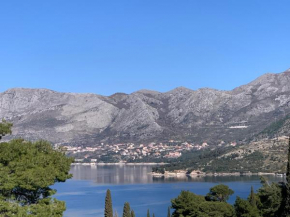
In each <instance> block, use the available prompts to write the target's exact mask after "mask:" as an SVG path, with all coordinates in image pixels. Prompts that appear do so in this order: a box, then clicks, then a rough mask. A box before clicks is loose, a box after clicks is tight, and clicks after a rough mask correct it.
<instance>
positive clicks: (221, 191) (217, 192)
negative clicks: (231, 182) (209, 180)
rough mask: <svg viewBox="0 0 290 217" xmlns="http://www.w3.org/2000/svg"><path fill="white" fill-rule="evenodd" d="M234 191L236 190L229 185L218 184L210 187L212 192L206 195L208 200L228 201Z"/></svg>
mask: <svg viewBox="0 0 290 217" xmlns="http://www.w3.org/2000/svg"><path fill="white" fill-rule="evenodd" d="M233 193H234V191H233V190H232V189H230V188H229V187H228V186H227V185H223V184H220V185H216V186H214V187H212V188H211V189H210V192H209V193H208V194H207V195H206V200H209V201H219V202H226V201H227V200H228V199H229V197H230V196H231V195H232V194H233Z"/></svg>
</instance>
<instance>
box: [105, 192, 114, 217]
mask: <svg viewBox="0 0 290 217" xmlns="http://www.w3.org/2000/svg"><path fill="white" fill-rule="evenodd" d="M105 217H113V206H112V197H111V191H110V189H108V190H107V193H106V199H105Z"/></svg>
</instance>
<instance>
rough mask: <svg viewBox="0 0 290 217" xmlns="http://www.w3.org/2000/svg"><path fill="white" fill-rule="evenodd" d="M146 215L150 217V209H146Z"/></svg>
mask: <svg viewBox="0 0 290 217" xmlns="http://www.w3.org/2000/svg"><path fill="white" fill-rule="evenodd" d="M147 217H150V211H149V209H147Z"/></svg>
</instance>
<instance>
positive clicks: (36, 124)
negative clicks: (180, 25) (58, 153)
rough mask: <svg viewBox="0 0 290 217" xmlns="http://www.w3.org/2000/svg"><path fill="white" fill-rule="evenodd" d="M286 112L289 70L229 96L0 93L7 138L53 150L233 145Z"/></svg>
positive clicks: (179, 91) (210, 92) (208, 92)
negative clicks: (40, 142)
mask: <svg viewBox="0 0 290 217" xmlns="http://www.w3.org/2000/svg"><path fill="white" fill-rule="evenodd" d="M289 113H290V70H287V71H285V72H283V73H279V74H265V75H263V76H261V77H259V78H257V79H256V80H254V81H253V82H251V83H249V84H247V85H243V86H240V87H237V88H235V89H234V90H232V91H219V90H214V89H208V88H203V89H198V90H196V91H193V90H190V89H187V88H184V87H179V88H176V89H174V90H171V91H169V92H165V93H160V92H156V91H150V90H140V91H137V92H134V93H132V94H124V93H116V94H114V95H112V96H109V97H106V96H100V95H96V94H74V93H59V92H55V91H51V90H46V89H23V88H15V89H10V90H7V91H5V92H3V93H0V117H1V118H6V119H8V120H9V121H11V122H13V123H14V132H13V137H19V136H21V137H25V138H28V139H33V140H34V139H39V138H43V139H47V140H49V141H51V142H53V143H69V144H75V145H79V144H82V145H94V144H99V143H101V142H108V143H117V142H150V141H168V140H169V139H175V140H182V141H191V142H196V143H199V142H203V141H206V142H208V143H209V144H213V145H214V144H218V143H219V142H220V141H222V140H223V141H226V142H230V141H240V140H245V139H247V138H249V137H251V136H252V135H254V134H256V133H259V132H261V131H262V130H263V129H264V128H265V126H267V125H269V124H270V123H272V122H273V121H275V120H277V119H281V118H283V117H284V116H286V115H287V114H289Z"/></svg>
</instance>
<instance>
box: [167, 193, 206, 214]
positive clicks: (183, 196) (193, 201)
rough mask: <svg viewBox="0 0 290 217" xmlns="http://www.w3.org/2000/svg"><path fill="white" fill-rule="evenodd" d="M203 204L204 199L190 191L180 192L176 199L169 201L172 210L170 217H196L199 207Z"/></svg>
mask: <svg viewBox="0 0 290 217" xmlns="http://www.w3.org/2000/svg"><path fill="white" fill-rule="evenodd" d="M203 202H205V199H204V197H202V196H199V195H196V194H194V193H191V192H190V191H181V193H180V194H179V195H178V197H177V198H175V199H172V200H171V207H172V208H173V209H174V211H173V213H172V217H180V216H184V217H185V216H191V217H194V216H197V215H198V212H199V205H200V204H201V203H203Z"/></svg>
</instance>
